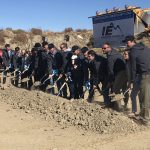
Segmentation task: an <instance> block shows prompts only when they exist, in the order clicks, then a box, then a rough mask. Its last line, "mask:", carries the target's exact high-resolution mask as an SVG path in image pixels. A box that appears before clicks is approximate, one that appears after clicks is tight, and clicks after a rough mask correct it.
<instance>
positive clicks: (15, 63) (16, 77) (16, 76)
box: [12, 47, 22, 86]
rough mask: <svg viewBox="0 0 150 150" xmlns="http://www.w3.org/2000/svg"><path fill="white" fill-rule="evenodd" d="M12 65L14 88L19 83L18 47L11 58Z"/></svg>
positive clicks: (20, 61)
mask: <svg viewBox="0 0 150 150" xmlns="http://www.w3.org/2000/svg"><path fill="white" fill-rule="evenodd" d="M12 65H13V69H14V71H13V74H14V79H13V80H14V84H15V86H18V82H19V72H20V71H21V66H22V57H21V51H20V48H19V47H16V48H15V52H14V55H13V56H12Z"/></svg>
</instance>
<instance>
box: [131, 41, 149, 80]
mask: <svg viewBox="0 0 150 150" xmlns="http://www.w3.org/2000/svg"><path fill="white" fill-rule="evenodd" d="M130 50H131V51H130V58H131V68H132V76H131V77H132V80H133V81H134V80H135V77H136V74H139V75H143V74H150V49H149V48H147V47H146V46H145V45H143V44H141V43H138V44H136V45H134V46H133V47H132V48H131V49H130Z"/></svg>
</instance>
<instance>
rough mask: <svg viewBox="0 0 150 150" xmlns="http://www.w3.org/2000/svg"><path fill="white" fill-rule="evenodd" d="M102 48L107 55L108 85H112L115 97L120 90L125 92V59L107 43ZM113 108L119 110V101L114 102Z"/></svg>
mask: <svg viewBox="0 0 150 150" xmlns="http://www.w3.org/2000/svg"><path fill="white" fill-rule="evenodd" d="M102 50H103V53H104V54H106V56H107V65H108V81H109V87H112V92H113V93H114V95H116V97H118V96H119V95H120V94H121V92H125V91H126V90H127V75H126V66H125V60H124V58H123V56H122V55H121V54H120V53H119V52H118V51H116V50H115V49H113V48H112V47H111V46H110V44H109V43H104V44H103V47H102ZM117 95H118V96H117ZM119 97H120V96H119ZM124 103H125V106H126V105H127V102H126V101H124ZM115 109H117V110H118V111H120V110H121V102H120V101H116V102H115Z"/></svg>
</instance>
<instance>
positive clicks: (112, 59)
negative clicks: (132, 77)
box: [107, 49, 126, 82]
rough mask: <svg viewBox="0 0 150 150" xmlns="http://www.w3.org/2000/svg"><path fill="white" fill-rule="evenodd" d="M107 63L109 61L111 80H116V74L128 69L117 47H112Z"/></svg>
mask: <svg viewBox="0 0 150 150" xmlns="http://www.w3.org/2000/svg"><path fill="white" fill-rule="evenodd" d="M107 63H108V74H109V82H112V81H114V79H115V76H116V75H117V74H118V73H119V72H120V71H123V70H125V69H126V66H125V60H124V58H123V56H122V55H121V54H120V53H119V52H118V51H116V50H115V49H112V51H111V52H109V53H108V54H107Z"/></svg>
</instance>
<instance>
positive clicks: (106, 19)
mask: <svg viewBox="0 0 150 150" xmlns="http://www.w3.org/2000/svg"><path fill="white" fill-rule="evenodd" d="M148 11H150V9H143V10H142V9H141V8H140V7H131V6H129V7H126V8H125V9H124V10H119V9H113V10H112V11H108V10H106V12H105V13H100V12H96V16H93V17H89V18H92V21H93V38H94V47H95V48H99V47H101V46H102V45H103V43H105V42H109V43H110V44H111V45H112V46H113V47H115V48H118V47H122V46H125V45H124V43H122V40H123V39H124V38H125V37H126V36H127V35H134V36H135V35H137V34H139V33H141V32H144V31H145V30H146V29H149V25H150V14H148Z"/></svg>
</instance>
